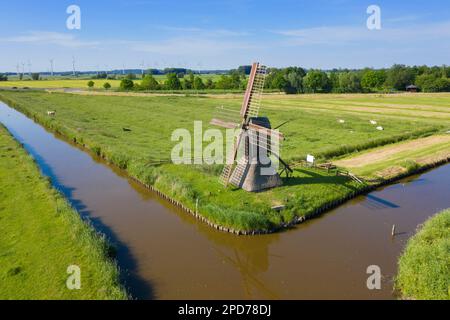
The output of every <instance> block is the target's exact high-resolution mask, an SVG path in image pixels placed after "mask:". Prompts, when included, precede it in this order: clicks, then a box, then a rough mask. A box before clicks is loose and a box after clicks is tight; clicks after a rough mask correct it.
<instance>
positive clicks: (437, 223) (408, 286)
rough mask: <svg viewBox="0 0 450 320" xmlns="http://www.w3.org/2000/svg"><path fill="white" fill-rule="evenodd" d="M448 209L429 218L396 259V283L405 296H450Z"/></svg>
mask: <svg viewBox="0 0 450 320" xmlns="http://www.w3.org/2000/svg"><path fill="white" fill-rule="evenodd" d="M449 252H450V209H447V210H444V211H442V212H441V213H438V214H436V215H435V216H434V217H432V218H430V219H429V220H428V221H427V222H425V224H424V225H423V227H422V228H421V230H420V231H419V232H418V233H417V234H416V235H415V236H414V237H412V238H411V239H410V240H409V241H408V244H407V246H406V249H405V251H404V253H403V255H402V256H401V258H400V260H399V271H398V276H397V279H396V287H397V289H399V290H400V291H401V293H402V295H403V297H404V298H412V299H420V300H449V299H450V255H449Z"/></svg>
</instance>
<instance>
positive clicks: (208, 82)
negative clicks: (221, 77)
mask: <svg viewBox="0 0 450 320" xmlns="http://www.w3.org/2000/svg"><path fill="white" fill-rule="evenodd" d="M205 87H206V89H214V82H213V81H212V80H211V79H209V78H208V79H207V80H206V83H205Z"/></svg>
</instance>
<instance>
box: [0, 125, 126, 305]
mask: <svg viewBox="0 0 450 320" xmlns="http://www.w3.org/2000/svg"><path fill="white" fill-rule="evenodd" d="M0 234H1V237H0V299H126V298H127V294H126V293H125V291H124V290H123V289H122V287H121V285H120V284H119V282H118V279H119V274H118V269H117V267H116V265H115V264H114V263H113V262H112V261H111V260H110V259H109V258H108V257H107V251H108V245H107V244H106V242H105V240H104V239H103V238H102V237H100V236H99V235H98V234H96V233H95V231H94V230H93V229H92V228H91V227H90V226H88V225H87V224H86V223H84V222H83V221H82V220H81V218H80V217H79V215H78V213H77V212H76V211H75V210H73V209H72V208H71V207H70V206H69V205H68V204H67V202H66V201H65V199H64V198H63V197H62V196H61V195H60V194H59V193H58V192H56V191H55V190H54V189H53V188H51V186H50V183H49V182H48V181H47V180H46V179H45V178H43V177H41V175H40V173H39V170H38V168H37V166H36V164H35V163H34V162H33V160H32V158H31V157H30V156H29V155H28V154H27V153H26V152H25V150H23V149H22V147H21V146H20V145H19V144H18V143H17V142H16V141H15V140H14V139H13V138H12V137H11V136H10V134H9V133H8V132H7V131H6V129H5V128H4V127H3V126H0ZM71 265H76V266H78V267H80V269H81V289H80V290H69V289H68V288H67V286H66V281H67V279H68V277H69V274H68V273H67V268H68V267H69V266H71Z"/></svg>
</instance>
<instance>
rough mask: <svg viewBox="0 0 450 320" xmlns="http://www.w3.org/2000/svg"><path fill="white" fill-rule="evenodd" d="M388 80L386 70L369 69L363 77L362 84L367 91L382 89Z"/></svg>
mask: <svg viewBox="0 0 450 320" xmlns="http://www.w3.org/2000/svg"><path fill="white" fill-rule="evenodd" d="M385 81H386V71H384V70H372V69H369V70H367V71H365V72H364V74H363V76H362V78H361V86H362V87H363V88H364V89H365V90H366V91H374V90H380V89H381V88H382V87H383V85H384V83H385Z"/></svg>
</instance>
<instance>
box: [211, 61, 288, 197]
mask: <svg viewBox="0 0 450 320" xmlns="http://www.w3.org/2000/svg"><path fill="white" fill-rule="evenodd" d="M266 73H267V69H266V67H265V66H263V65H260V64H259V63H254V64H253V65H252V69H251V72H250V76H249V80H248V85H247V90H246V92H245V95H244V101H243V103H242V107H241V111H240V112H239V114H237V112H236V111H233V110H229V109H224V108H223V107H221V108H218V110H217V112H218V114H219V117H220V118H222V119H220V118H218V117H215V118H213V119H212V120H211V124H213V125H217V126H220V127H222V128H227V129H239V134H238V135H237V137H236V138H235V140H234V145H233V148H232V149H231V152H230V153H229V154H228V155H227V162H226V164H225V166H224V168H223V171H222V174H221V176H220V182H221V183H222V184H223V185H225V186H227V185H228V184H232V185H234V186H235V187H238V188H242V189H244V190H246V191H251V192H254V191H260V190H263V189H268V188H274V187H278V186H280V185H281V184H282V181H281V177H280V175H279V174H278V172H277V171H276V169H275V168H274V167H273V165H272V161H271V159H270V156H271V155H272V156H274V157H275V158H277V159H278V160H279V162H280V163H281V164H282V165H283V166H284V169H283V171H285V172H286V174H287V175H288V174H289V173H292V170H291V168H289V166H288V165H287V164H286V163H285V162H284V161H283V160H282V159H281V158H280V156H279V152H278V149H279V142H280V141H281V140H283V135H282V134H281V133H279V132H278V131H277V130H274V129H272V128H271V125H270V121H269V119H268V118H267V117H259V116H258V114H259V108H260V105H261V98H262V92H263V88H264V82H265V78H266ZM240 149H243V152H242V153H243V155H242V156H241V157H238V156H239V151H240Z"/></svg>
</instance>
